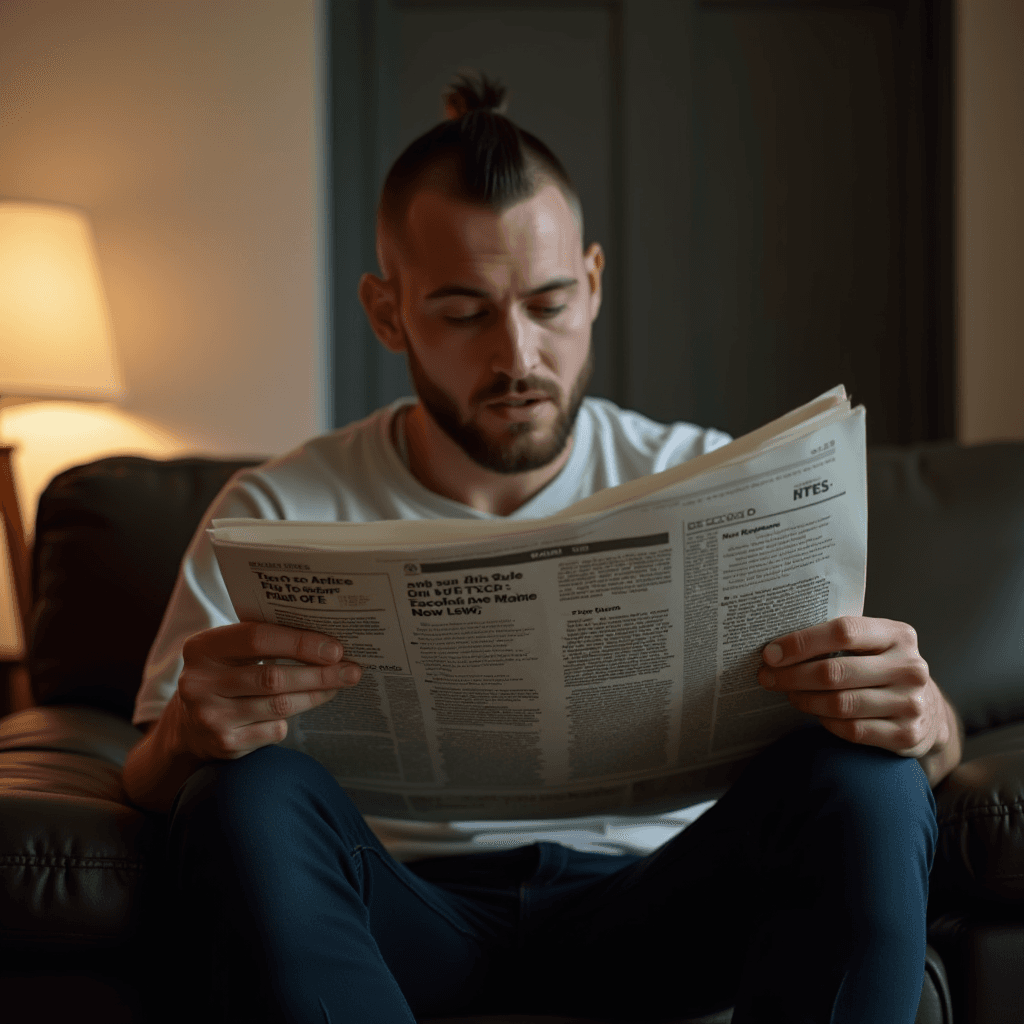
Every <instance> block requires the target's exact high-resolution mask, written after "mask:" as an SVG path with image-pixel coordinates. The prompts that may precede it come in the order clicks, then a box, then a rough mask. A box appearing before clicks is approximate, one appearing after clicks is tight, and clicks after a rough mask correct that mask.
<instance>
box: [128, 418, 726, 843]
mask: <svg viewBox="0 0 1024 1024" xmlns="http://www.w3.org/2000/svg"><path fill="white" fill-rule="evenodd" d="M414 401H415V400H414V399H410V398H406V399H400V400H399V401H397V402H394V403H393V404H392V405H390V406H388V407H387V408H384V409H380V410H378V411H377V412H375V413H373V414H372V415H370V416H368V417H367V418H366V419H364V420H361V421H359V422H358V423H352V424H350V425H349V426H347V427H343V428H342V429H340V430H336V431H334V432H333V433H330V434H325V435H323V436H322V437H317V438H314V439H313V440H311V441H307V442H306V443H305V444H304V445H302V446H301V447H299V448H297V449H296V450H295V451H293V452H290V453H289V454H287V455H283V456H281V457H279V458H276V459H272V460H271V461H270V462H267V463H265V464H263V465H262V466H258V467H256V468H254V469H247V470H243V471H242V472H240V473H238V474H236V475H235V476H234V477H233V478H232V479H231V481H229V483H228V484H227V486H226V487H225V488H224V490H223V491H221V493H220V494H219V495H218V497H217V499H216V500H215V501H214V503H213V505H212V506H211V507H210V509H209V511H208V512H207V516H206V519H205V520H204V522H203V523H202V525H201V526H200V528H199V530H198V532H197V533H196V535H195V537H194V538H193V540H192V543H191V544H190V545H189V548H188V551H187V552H186V553H185V558H184V560H183V562H182V565H181V571H180V572H179V574H178V581H177V583H176V584H175V588H174V592H173V594H172V596H171V601H170V604H169V605H168V607H167V612H166V613H165V615H164V619H163V623H162V624H161V626H160V631H159V632H158V634H157V637H156V640H155V641H154V644H153V647H152V649H151V651H150V653H149V659H148V660H147V662H146V668H145V671H144V673H143V680H142V686H141V687H140V689H139V694H138V697H137V698H136V704H135V715H134V719H133V721H134V722H135V724H137V725H140V724H143V723H145V722H150V721H154V720H155V719H157V718H159V717H160V714H161V712H162V711H163V709H164V707H165V705H166V704H167V702H168V701H169V700H170V698H171V695H172V694H173V693H174V691H175V688H176V687H177V685H178V676H179V675H180V673H181V669H182V664H183V663H182V654H181V652H182V647H183V645H184V643H185V641H186V640H187V639H188V638H189V637H190V636H192V635H193V634H195V633H198V632H200V631H201V630H204V629H210V628H212V627H214V626H222V625H226V624H227V623H230V622H235V621H237V620H236V616H235V614H234V611H233V609H232V607H231V601H230V599H229V598H228V595H227V591H226V590H225V588H224V583H223V580H222V579H221V575H220V569H219V568H218V566H217V561H216V558H215V557H214V554H213V549H212V547H211V545H210V542H209V539H208V537H207V534H206V527H207V526H208V524H209V521H210V520H212V519H217V518H226V517H231V516H248V517H253V518H259V519H295V520H314V521H321V522H339V521H348V522H357V523H363V522H376V521H378V520H382V519H443V518H447V519H491V518H496V517H495V516H492V515H491V514H490V513H487V512H480V511H478V510H477V509H474V508H470V507H469V506H467V505H463V504H461V503H460V502H458V501H453V500H452V499H451V498H445V497H442V496H441V495H439V494H435V493H434V492H433V491H430V490H427V488H425V487H424V486H423V485H422V484H421V483H420V482H419V481H418V480H417V479H416V478H415V477H414V476H413V475H412V474H411V473H410V472H409V470H408V469H407V468H406V467H405V465H404V464H403V462H402V459H401V458H400V457H399V454H398V452H397V451H396V450H395V446H394V444H393V442H392V422H393V419H394V416H395V414H396V412H398V411H399V410H400V409H401V408H403V407H404V406H408V405H412V404H413V403H414ZM728 441H729V437H728V435H726V434H723V433H721V432H720V431H716V430H702V429H701V428H699V427H695V426H693V425H691V424H688V423H674V424H671V425H664V424H660V423H655V422H653V421H652V420H649V419H647V418H646V417H645V416H641V415H640V414H639V413H635V412H627V411H625V410H622V409H619V408H618V407H617V406H616V405H614V404H613V403H612V402H609V401H606V400H604V399H599V398H587V399H585V400H584V402H583V405H582V406H581V407H580V413H579V417H578V419H577V421H576V426H575V429H574V431H573V446H572V451H571V452H570V454H569V459H568V461H567V462H566V464H565V466H563V468H562V470H561V472H560V473H559V474H558V476H556V477H555V478H554V480H552V481H551V482H550V483H549V484H548V485H547V486H546V487H544V488H543V490H541V491H540V492H538V493H537V494H535V495H534V496H533V497H532V498H531V499H530V500H529V501H527V502H526V503H525V504H524V505H522V506H520V507H519V508H518V509H516V511H515V512H513V513H512V514H511V516H509V518H511V519H539V518H542V517H544V516H549V515H552V514H553V513H555V512H558V511H561V510H562V509H563V508H565V507H566V506H567V505H571V504H572V503H573V502H576V501H579V500H581V499H582V498H586V497H588V496H589V495H591V494H593V493H595V492H596V491H599V490H602V489H603V488H605V487H613V486H615V485H616V484H620V483H625V482H626V481H627V480H634V479H636V478H637V477H641V476H646V475H647V474H649V473H657V472H660V471H661V470H663V469H667V468H668V467H669V466H674V465H677V464H678V463H680V462H685V461H686V460H687V459H692V458H693V457H694V456H697V455H700V454H702V453H704V452H707V451H711V450H712V449H714V448H718V447H720V446H721V445H723V444H726V443H727V442H728ZM702 806H703V805H702ZM700 809H701V808H688V809H687V810H686V812H679V813H676V814H670V815H659V816H657V817H654V818H649V819H644V820H640V819H637V818H635V817H633V818H622V817H602V818H586V819H572V820H569V821H559V822H509V823H503V822H476V823H474V822H452V823H449V824H447V825H445V824H441V825H438V824H432V823H417V822H411V823H410V822H396V821H390V820H388V821H384V820H382V819H367V820H368V822H369V824H370V825H371V827H372V828H373V829H374V831H375V832H376V833H377V834H378V835H379V836H380V837H381V839H382V841H383V842H384V843H385V845H386V846H387V847H388V848H389V850H391V852H392V853H393V854H394V855H395V856H396V857H398V858H399V859H400V860H411V859H414V858H415V857H422V856H438V855H443V854H449V853H456V852H470V851H472V850H480V849H489V848H494V847H495V846H519V845H523V844H525V843H530V842H534V841H536V840H537V839H538V838H544V839H549V840H553V841H560V842H564V843H566V844H567V845H570V846H574V847H577V848H580V849H591V850H606V851H609V852H622V851H626V850H629V851H636V852H643V853H646V852H648V851H649V850H652V849H654V848H655V847H656V846H658V845H660V844H661V843H662V842H664V841H665V840H666V839H667V838H669V837H670V836H671V835H672V834H674V833H675V832H677V831H678V830H679V828H681V827H682V826H683V825H685V824H686V823H688V822H689V821H690V820H692V818H693V817H695V816H696V814H697V813H699V810H700Z"/></svg>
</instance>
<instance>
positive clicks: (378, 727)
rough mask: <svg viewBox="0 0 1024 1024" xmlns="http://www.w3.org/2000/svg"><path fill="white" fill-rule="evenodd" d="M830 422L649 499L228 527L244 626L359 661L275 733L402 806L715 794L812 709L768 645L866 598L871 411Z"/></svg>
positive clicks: (482, 807) (413, 813) (598, 803)
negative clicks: (389, 535) (295, 631)
mask: <svg viewBox="0 0 1024 1024" xmlns="http://www.w3.org/2000/svg"><path fill="white" fill-rule="evenodd" d="M818 419H819V420H822V421H823V422H822V423H821V425H819V426H818V427H817V428H816V429H813V430H811V431H810V432H809V433H808V432H804V433H802V434H801V433H799V431H797V433H796V435H795V436H787V435H786V432H785V431H783V432H782V434H781V435H779V436H776V437H775V438H769V439H768V442H767V443H764V439H761V441H762V443H760V445H755V446H754V450H753V451H747V452H746V453H744V452H743V450H742V445H741V446H740V449H741V450H740V455H739V456H731V455H730V454H729V447H731V446H727V447H726V448H723V449H720V450H719V451H720V452H722V453H724V454H723V456H722V457H720V458H719V459H718V460H717V463H718V464H717V466H714V467H713V468H712V469H711V470H710V471H707V472H702V473H699V474H698V475H696V476H691V477H690V478H689V479H685V480H682V481H681V482H677V483H674V484H670V485H669V486H667V487H662V488H656V489H655V490H654V491H653V493H650V494H649V495H648V496H647V497H646V498H632V499H630V500H627V501H622V500H618V499H617V497H616V495H615V494H614V493H612V491H618V490H620V489H619V488H615V489H612V491H609V492H602V495H603V496H604V497H602V498H601V501H593V500H591V499H588V500H587V501H586V502H583V503H581V504H580V506H577V507H576V508H581V509H583V511H582V512H574V511H573V509H570V510H567V512H566V514H564V515H559V516H557V517H553V518H551V519H546V520H536V521H525V522H523V521H517V522H515V523H514V524H504V523H500V522H499V523H496V524H495V523H488V522H486V521H474V522H470V523H467V522H459V521H444V522H439V523H434V524H433V527H432V529H433V533H432V534H431V536H432V537H433V538H434V542H433V543H427V544H419V545H410V544H406V543H396V544H393V545H391V546H380V545H379V543H374V542H373V541H374V536H375V535H373V534H372V533H371V539H370V541H368V542H366V543H365V544H361V543H360V541H359V538H360V537H361V536H362V534H363V533H365V531H363V530H362V529H361V527H360V526H358V525H352V524H316V525H313V524H296V523H277V522H263V521H251V520H226V521H218V522H216V523H215V524H214V528H213V530H212V531H211V533H212V537H213V541H214V546H215V550H216V553H217V557H218V560H219V562H220V566H221V570H222V573H223V576H224V579H225V582H226V584H227V587H228V591H229V593H230V594H231V597H232V601H233V602H234V605H235V609H236V612H237V614H238V616H239V618H240V619H241V620H243V621H244V620H248V621H267V622H274V623H278V624H281V625H285V626H295V627H299V628H304V629H314V630H318V631H320V632H322V633H326V634H328V635H330V636H333V637H335V638H337V639H338V640H339V641H340V642H341V643H342V644H343V645H344V648H345V656H346V657H347V658H350V659H351V660H353V661H356V662H358V663H359V664H360V665H361V666H362V668H363V675H362V679H361V681H360V682H359V684H358V685H357V686H355V687H353V688H351V689H347V690H342V691H340V692H339V694H338V695H337V696H336V697H335V698H334V699H332V700H331V701H329V702H327V703H326V704H323V705H321V706H320V707H317V708H314V709H312V710H310V711H308V712H305V713H304V714H302V715H299V716H297V717H296V718H293V719H291V720H290V722H289V735H288V738H287V739H286V740H285V741H284V742H285V744H286V745H289V746H293V747H296V748H298V749H300V750H303V751H305V752H307V753H309V754H311V755H312V756H314V757H316V758H317V759H318V760H320V761H321V762H322V763H323V764H324V765H325V766H326V767H327V768H328V769H329V770H330V771H331V772H332V774H334V775H335V776H336V778H337V779H338V781H339V782H340V783H341V784H342V785H343V786H344V787H345V788H346V790H347V791H348V793H349V794H350V796H351V797H352V798H353V800H354V802H355V803H356V805H357V806H358V807H359V809H360V811H362V812H363V813H364V814H369V815H379V816H383V817H389V818H405V819H418V820H425V821H448V820H453V819H466V818H472V819H477V820H485V819H510V818H530V819H536V818H565V817H571V816H577V815H587V814H598V813H610V812H618V813H629V812H630V811H634V812H635V811H638V810H639V809H641V808H642V809H644V810H648V811H649V810H654V809H657V808H660V807H669V806H672V807H675V806H679V803H680V801H681V800H682V799H689V800H691V801H692V800H696V799H703V798H704V797H705V796H707V795H715V794H717V793H718V792H720V791H721V790H722V789H723V788H724V787H725V785H727V784H728V782H729V781H730V780H731V779H732V778H733V777H734V776H735V774H736V773H737V772H738V770H739V769H740V768H741V767H742V765H743V764H744V763H746V761H747V760H749V758H750V757H751V756H752V755H753V754H754V753H755V752H756V751H757V750H759V749H760V748H762V747H763V746H765V745H766V744H768V743H769V742H771V741H772V740H773V739H775V738H777V737H778V736H780V735H782V734H783V733H785V732H787V731H789V730H791V729H792V728H794V727H795V726H797V725H799V724H801V723H803V722H805V721H807V717H806V716H804V715H803V714H802V713H800V712H797V711H796V710H795V709H793V708H792V706H791V705H790V704H789V702H788V700H787V699H786V698H785V697H784V696H781V695H779V694H773V693H769V692H767V691H765V690H764V689H763V688H762V687H761V686H760V685H759V684H758V682H757V678H756V675H757V669H758V666H759V665H760V663H761V653H760V652H761V649H762V648H763V646H764V645H765V644H766V643H767V642H768V641H770V640H772V639H773V638H775V637H778V636H780V635H782V634H784V633H786V632H789V631H790V630H794V629H799V628H803V627H806V626H809V625H812V624H815V623H819V622H823V621H825V620H827V619H830V618H833V617H835V616H837V615H841V614H859V613H860V611H861V608H862V603H863V594H864V583H865V573H866V545H867V512H866V461H865V445H864V411H863V409H862V408H858V409H854V410H850V409H849V404H848V403H846V404H845V409H844V410H841V411H840V413H839V414H838V415H831V416H824V417H820V416H819V417H818ZM780 422H781V421H780ZM790 433H791V434H792V431H791V432H790ZM742 440H743V439H741V441H742ZM734 444H736V442H734ZM749 448H750V445H748V449H749ZM712 454H715V453H712ZM670 472H671V471H670ZM661 475H663V474H659V476H661ZM647 479H648V480H649V481H655V480H656V479H657V478H656V477H651V478H647ZM629 486H630V485H626V487H627V488H628V487H629ZM595 497H600V496H595ZM602 506H603V507H602ZM370 525H372V526H375V525H377V524H370ZM393 525H394V526H396V527H401V526H402V525H403V524H399V523H396V524H393ZM428 532H429V531H428ZM398 533H399V534H401V529H399V530H398ZM300 537H301V538H304V539H303V540H301V541H300V540H298V539H297V538H300ZM335 538H336V539H335ZM438 538H441V539H440V540H439V539H438ZM338 545H344V548H339V547H338Z"/></svg>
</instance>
